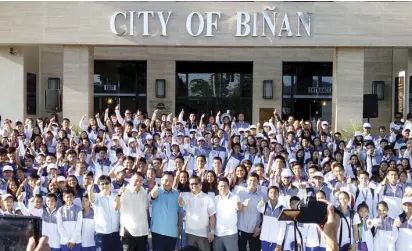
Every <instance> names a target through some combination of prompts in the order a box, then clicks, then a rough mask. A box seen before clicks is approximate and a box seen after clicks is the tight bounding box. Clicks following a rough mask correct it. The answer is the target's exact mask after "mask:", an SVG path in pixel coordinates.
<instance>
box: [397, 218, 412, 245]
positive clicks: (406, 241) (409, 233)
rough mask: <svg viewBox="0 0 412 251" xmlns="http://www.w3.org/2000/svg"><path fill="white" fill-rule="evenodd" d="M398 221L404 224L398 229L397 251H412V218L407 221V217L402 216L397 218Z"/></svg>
mask: <svg viewBox="0 0 412 251" xmlns="http://www.w3.org/2000/svg"><path fill="white" fill-rule="evenodd" d="M401 218H402V219H401ZM396 220H399V221H401V222H402V226H401V227H399V228H398V239H397V240H396V250H398V251H403V250H412V217H410V218H409V219H406V216H405V215H402V214H401V215H399V216H398V217H397V218H396Z"/></svg>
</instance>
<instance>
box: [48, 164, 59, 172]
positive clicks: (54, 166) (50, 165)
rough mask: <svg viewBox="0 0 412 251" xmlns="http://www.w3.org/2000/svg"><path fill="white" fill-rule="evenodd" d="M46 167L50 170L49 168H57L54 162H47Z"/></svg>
mask: <svg viewBox="0 0 412 251" xmlns="http://www.w3.org/2000/svg"><path fill="white" fill-rule="evenodd" d="M47 169H48V170H51V169H56V170H57V169H59V168H58V167H57V165H56V164H53V163H51V164H48V165H47Z"/></svg>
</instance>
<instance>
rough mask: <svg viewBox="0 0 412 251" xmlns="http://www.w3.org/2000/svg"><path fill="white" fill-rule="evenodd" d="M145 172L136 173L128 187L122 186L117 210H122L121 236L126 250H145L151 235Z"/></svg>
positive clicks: (117, 201)
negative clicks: (144, 186) (144, 180)
mask: <svg viewBox="0 0 412 251" xmlns="http://www.w3.org/2000/svg"><path fill="white" fill-rule="evenodd" d="M143 179H144V177H143V174H142V173H140V172H137V173H135V174H134V175H133V176H132V178H131V179H130V180H129V182H130V183H129V184H128V185H127V186H126V187H124V186H123V187H122V188H120V191H119V194H118V196H117V198H116V202H115V203H116V204H115V210H120V236H122V237H123V238H122V242H123V250H124V251H138V250H139V251H140V250H145V247H146V240H147V236H148V235H149V222H148V210H149V197H148V195H147V192H146V190H145V189H144V188H143V187H142V185H143Z"/></svg>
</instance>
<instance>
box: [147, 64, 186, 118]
mask: <svg viewBox="0 0 412 251" xmlns="http://www.w3.org/2000/svg"><path fill="white" fill-rule="evenodd" d="M156 79H164V80H166V97H165V98H156ZM175 82H176V61H173V60H147V112H148V114H149V116H152V114H153V111H154V110H156V108H157V107H158V105H159V104H160V103H161V104H160V106H159V107H163V105H164V109H162V110H161V111H160V114H169V113H173V114H177V115H178V114H179V112H180V111H177V112H176V113H175V100H176V85H175Z"/></svg>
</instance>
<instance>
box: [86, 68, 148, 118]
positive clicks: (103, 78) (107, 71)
mask: <svg viewBox="0 0 412 251" xmlns="http://www.w3.org/2000/svg"><path fill="white" fill-rule="evenodd" d="M146 74H147V65H146V62H144V61H95V62H94V112H95V113H98V112H99V113H100V114H102V113H104V111H105V110H106V108H109V109H110V110H111V111H110V112H111V113H112V112H113V111H114V108H115V107H116V106H117V105H118V104H119V105H120V110H121V113H122V114H123V113H124V111H125V110H130V111H131V112H132V113H135V112H136V111H137V110H140V111H142V112H144V113H145V112H146V110H147V108H146V106H147V102H146V96H147V88H146Z"/></svg>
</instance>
